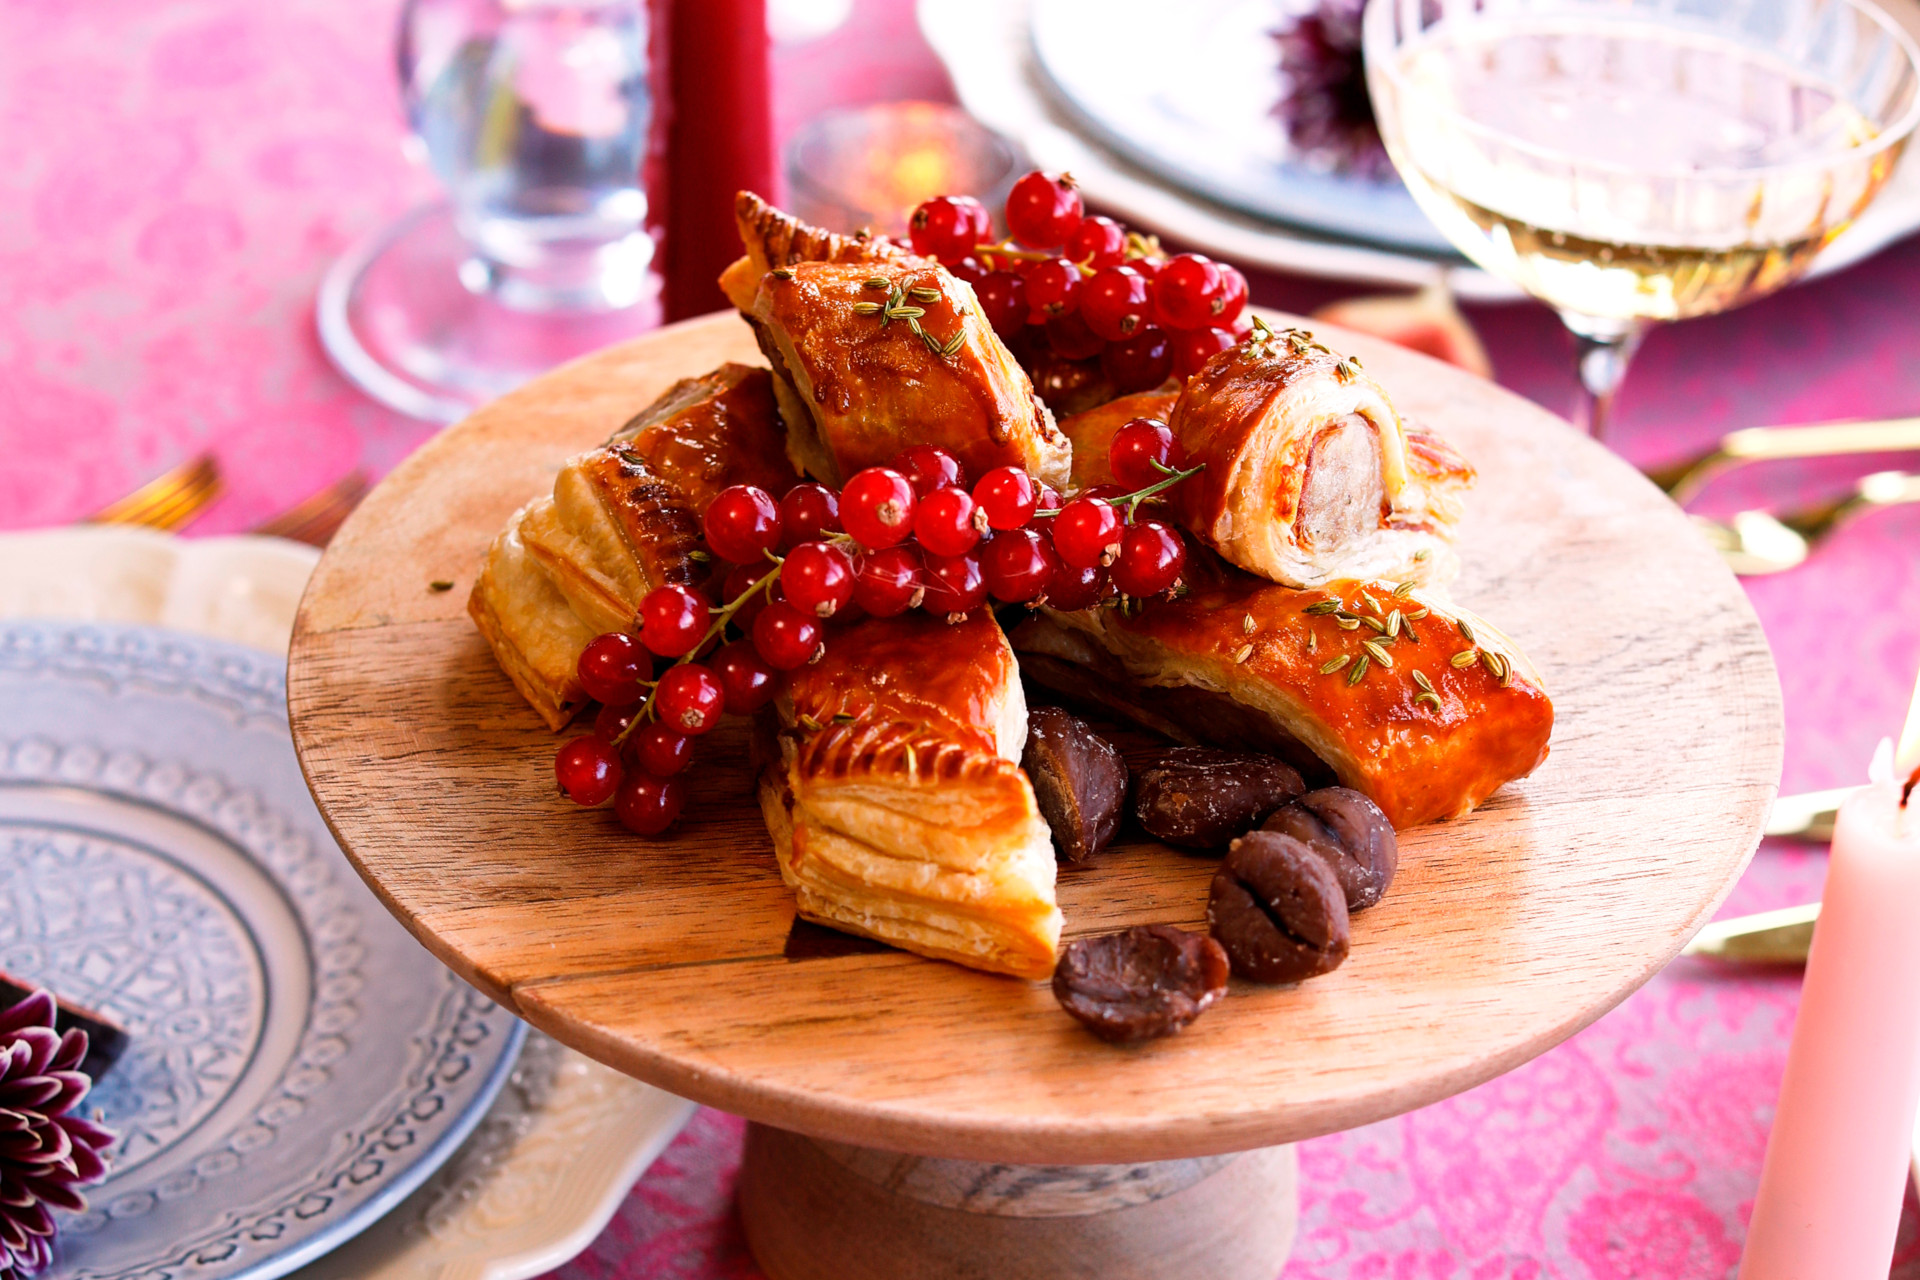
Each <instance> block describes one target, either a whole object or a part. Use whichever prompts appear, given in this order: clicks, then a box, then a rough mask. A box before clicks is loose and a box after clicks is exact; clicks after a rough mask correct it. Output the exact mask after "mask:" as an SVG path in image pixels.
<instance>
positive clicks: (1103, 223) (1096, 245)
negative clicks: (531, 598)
mask: <svg viewBox="0 0 1920 1280" xmlns="http://www.w3.org/2000/svg"><path fill="white" fill-rule="evenodd" d="M1062 256H1063V257H1065V258H1067V259H1068V260H1069V261H1072V262H1077V263H1079V264H1081V265H1082V266H1084V267H1086V268H1088V269H1089V270H1093V271H1098V270H1099V269H1100V268H1102V267H1113V266H1118V265H1119V264H1120V263H1122V262H1124V261H1125V260H1126V257H1127V229H1126V228H1125V227H1123V226H1121V225H1120V224H1119V223H1117V222H1115V221H1114V220H1113V219H1112V218H1102V217H1100V216H1099V215H1098V214H1095V215H1094V216H1092V217H1089V218H1082V219H1081V220H1080V225H1079V226H1077V227H1075V228H1074V229H1073V234H1072V235H1070V236H1068V237H1067V247H1066V250H1065V252H1064V253H1063V254H1062Z"/></svg>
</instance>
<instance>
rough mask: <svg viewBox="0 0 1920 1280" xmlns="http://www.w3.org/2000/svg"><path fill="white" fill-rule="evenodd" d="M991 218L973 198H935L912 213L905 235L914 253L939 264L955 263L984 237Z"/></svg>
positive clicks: (983, 207)
mask: <svg viewBox="0 0 1920 1280" xmlns="http://www.w3.org/2000/svg"><path fill="white" fill-rule="evenodd" d="M990 221H991V219H990V218H989V217H988V216H987V210H986V207H985V206H984V205H982V204H981V203H980V202H979V201H978V200H975V199H974V198H973V197H972V196H935V197H934V198H933V199H931V200H929V201H927V202H926V203H925V204H922V205H921V206H920V207H919V208H917V209H915V210H914V211H913V217H911V218H910V219H908V220H907V234H908V236H909V237H910V238H911V239H912V241H913V251H914V252H915V253H919V254H924V255H926V256H927V257H929V258H938V259H940V261H942V262H958V261H960V260H961V259H962V258H964V257H966V256H967V255H968V254H970V253H972V252H973V247H974V246H975V245H977V244H979V243H980V242H981V241H982V240H984V239H985V238H986V231H987V227H988V224H989V222H990Z"/></svg>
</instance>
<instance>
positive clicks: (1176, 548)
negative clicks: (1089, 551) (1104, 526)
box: [1112, 520, 1187, 596]
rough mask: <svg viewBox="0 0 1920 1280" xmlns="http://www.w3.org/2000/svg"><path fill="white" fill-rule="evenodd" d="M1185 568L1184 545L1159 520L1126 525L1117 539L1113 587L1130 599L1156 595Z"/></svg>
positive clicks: (1169, 585) (1177, 577)
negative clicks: (1118, 549) (1120, 537)
mask: <svg viewBox="0 0 1920 1280" xmlns="http://www.w3.org/2000/svg"><path fill="white" fill-rule="evenodd" d="M1186 567H1187V545H1186V543H1184V542H1182V541H1180V535H1179V534H1177V533H1175V532H1174V531H1173V530H1172V529H1171V528H1169V527H1168V526H1166V525H1164V524H1162V523H1161V522H1160V521H1158V520H1141V521H1138V522H1137V523H1135V524H1133V525H1130V526H1128V528H1127V533H1126V536H1125V537H1124V538H1122V539H1121V540H1120V558H1119V559H1117V560H1115V561H1114V562H1113V569H1112V574H1113V585H1114V586H1116V587H1118V588H1120V590H1121V591H1122V592H1123V593H1124V594H1126V595H1130V596H1157V595H1159V594H1160V593H1161V592H1162V591H1165V590H1166V589H1167V588H1168V587H1171V586H1172V585H1173V584H1174V583H1175V582H1177V581H1178V580H1179V578H1180V571H1181V570H1182V569H1185V568H1186Z"/></svg>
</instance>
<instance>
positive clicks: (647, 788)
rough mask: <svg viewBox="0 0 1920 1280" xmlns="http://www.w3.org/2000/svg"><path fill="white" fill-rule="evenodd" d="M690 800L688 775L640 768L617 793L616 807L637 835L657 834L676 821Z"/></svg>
mask: <svg viewBox="0 0 1920 1280" xmlns="http://www.w3.org/2000/svg"><path fill="white" fill-rule="evenodd" d="M686 803H687V780H686V779H685V778H682V777H677V776H676V777H672V778H657V777H655V776H654V775H653V774H650V773H642V772H640V771H639V770H637V769H636V770H634V771H633V772H632V773H629V774H628V775H627V776H626V779H625V781H623V782H621V784H620V789H619V790H618V791H616V792H615V793H614V796H613V811H614V813H615V814H617V815H618V816H619V818H620V825H621V826H623V827H625V828H626V829H627V830H629V831H631V832H633V833H634V834H635V835H641V836H657V835H659V834H661V833H662V832H663V831H665V830H666V829H667V828H668V827H670V826H672V825H673V823H674V819H676V818H678V817H679V816H680V810H681V809H683V808H685V807H686Z"/></svg>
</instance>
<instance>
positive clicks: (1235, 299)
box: [1213, 262, 1247, 329]
mask: <svg viewBox="0 0 1920 1280" xmlns="http://www.w3.org/2000/svg"><path fill="white" fill-rule="evenodd" d="M1220 279H1221V282H1222V288H1221V291H1220V309H1219V310H1218V311H1216V312H1214V316H1213V327H1214V328H1216V329H1229V328H1232V327H1233V322H1234V321H1236V320H1238V319H1239V318H1240V313H1241V312H1242V311H1245V310H1246V309H1247V278H1246V277H1245V276H1243V275H1241V274H1240V268H1238V267H1236V266H1233V265H1232V264H1230V263H1225V262H1223V263H1221V264H1220Z"/></svg>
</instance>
